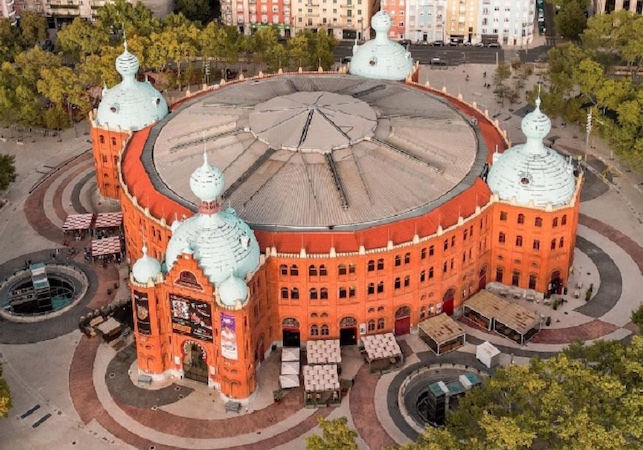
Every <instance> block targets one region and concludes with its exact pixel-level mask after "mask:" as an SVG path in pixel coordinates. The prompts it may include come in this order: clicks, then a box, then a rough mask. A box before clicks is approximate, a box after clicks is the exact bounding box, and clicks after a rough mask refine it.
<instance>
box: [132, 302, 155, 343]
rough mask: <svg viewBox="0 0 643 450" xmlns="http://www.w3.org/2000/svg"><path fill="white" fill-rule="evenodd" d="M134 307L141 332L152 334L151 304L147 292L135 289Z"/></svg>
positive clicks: (138, 328) (137, 325) (137, 326)
mask: <svg viewBox="0 0 643 450" xmlns="http://www.w3.org/2000/svg"><path fill="white" fill-rule="evenodd" d="M134 307H135V308H136V329H137V330H138V332H139V333H141V334H151V333H152V329H151V327H150V306H149V300H148V298H147V294H146V293H145V292H138V291H134Z"/></svg>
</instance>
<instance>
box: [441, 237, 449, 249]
mask: <svg viewBox="0 0 643 450" xmlns="http://www.w3.org/2000/svg"><path fill="white" fill-rule="evenodd" d="M442 249H443V250H444V251H446V250H448V249H449V240H448V239H445V240H444V243H443V244H442Z"/></svg>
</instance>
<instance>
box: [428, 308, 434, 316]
mask: <svg viewBox="0 0 643 450" xmlns="http://www.w3.org/2000/svg"><path fill="white" fill-rule="evenodd" d="M433 314H435V305H430V306H429V316H432V315H433Z"/></svg>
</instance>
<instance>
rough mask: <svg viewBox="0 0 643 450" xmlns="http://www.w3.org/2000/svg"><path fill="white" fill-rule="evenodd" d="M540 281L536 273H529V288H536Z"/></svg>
mask: <svg viewBox="0 0 643 450" xmlns="http://www.w3.org/2000/svg"><path fill="white" fill-rule="evenodd" d="M537 282H538V277H537V276H536V275H535V274H533V273H532V274H531V275H529V289H536V283H537Z"/></svg>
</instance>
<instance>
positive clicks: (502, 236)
mask: <svg viewBox="0 0 643 450" xmlns="http://www.w3.org/2000/svg"><path fill="white" fill-rule="evenodd" d="M505 240H506V237H505V233H503V232H502V231H501V232H500V234H498V242H500V243H501V244H504V243H505Z"/></svg>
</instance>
